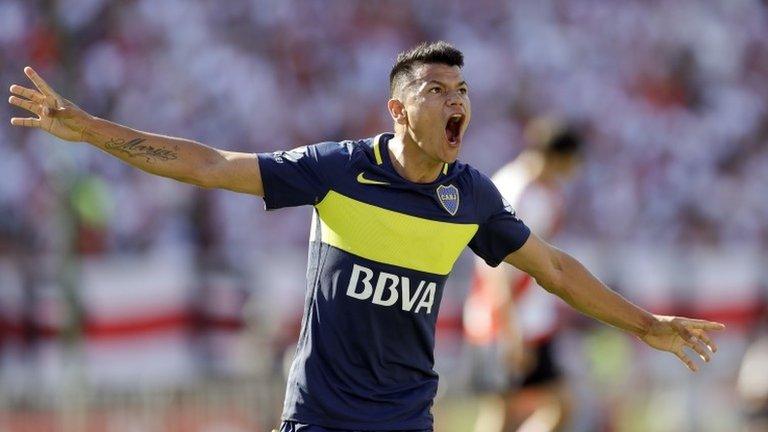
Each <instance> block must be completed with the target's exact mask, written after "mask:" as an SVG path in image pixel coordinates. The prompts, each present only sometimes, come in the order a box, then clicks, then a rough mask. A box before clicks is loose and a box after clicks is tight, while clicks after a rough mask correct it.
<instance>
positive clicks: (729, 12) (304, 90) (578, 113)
mask: <svg viewBox="0 0 768 432" xmlns="http://www.w3.org/2000/svg"><path fill="white" fill-rule="evenodd" d="M434 38H445V39H447V40H450V41H452V42H454V43H455V44H456V45H457V46H459V47H460V48H462V49H463V50H464V51H465V52H466V53H467V67H466V76H467V77H468V80H469V82H470V83H471V85H472V96H473V100H474V101H475V104H474V108H475V116H474V120H475V121H474V122H473V125H472V127H471V128H470V130H469V136H468V139H467V141H466V143H467V144H466V146H465V148H464V151H463V158H464V159H465V160H467V161H469V162H471V163H473V164H475V165H477V166H479V167H480V168H481V169H483V170H485V171H492V170H494V169H496V168H498V167H499V166H500V164H501V163H502V162H503V161H504V160H507V159H509V158H510V157H512V156H513V155H515V154H516V153H518V152H519V151H520V149H521V147H522V146H523V145H524V144H523V140H522V139H521V136H520V131H521V129H522V127H523V126H524V124H525V123H526V122H527V121H528V120H529V119H530V118H532V117H534V116H538V115H555V116H561V117H568V118H572V119H575V120H578V121H580V122H583V123H584V124H585V125H586V126H587V128H588V131H589V141H590V143H591V148H590V151H589V155H588V158H587V172H586V175H584V176H583V177H582V178H581V179H580V181H579V183H578V185H577V186H575V189H576V191H575V192H574V193H572V194H570V195H571V196H572V197H574V199H573V201H574V205H573V206H572V207H571V208H572V210H571V212H570V214H569V216H570V218H569V222H570V223H569V226H568V228H567V229H568V230H569V231H568V232H569V233H571V234H573V235H575V236H581V237H586V238H590V239H600V240H605V241H633V242H648V243H652V244H656V245H658V244H665V245H667V244H680V243H686V244H687V243H693V244H702V243H703V244H714V245H724V244H729V243H734V242H736V243H745V242H746V243H751V244H755V245H760V246H761V247H763V248H764V247H765V246H766V245H767V244H768V226H767V225H766V224H765V223H764V221H765V220H766V219H768V200H765V199H764V189H762V188H761V187H760V185H765V184H766V180H768V179H767V178H766V177H767V176H768V146H767V145H766V143H767V142H768V130H767V129H766V125H767V124H768V121H766V120H767V118H768V111H767V110H766V107H767V106H766V100H768V98H766V96H767V95H768V83H766V80H765V79H764V78H765V76H766V75H767V74H768V25H767V24H766V7H765V5H764V4H763V3H762V2H759V1H757V0H754V1H739V2H724V3H712V4H709V5H707V6H705V7H702V6H701V5H699V4H698V3H695V2H637V1H631V2H621V3H616V2H601V1H594V0H593V1H579V2H569V1H543V2H542V1H524V2H510V3H503V2H502V3H499V2H493V1H484V2H481V4H477V3H475V2H473V3H472V4H471V5H470V4H468V3H464V2H442V1H440V2H437V1H427V2H413V3H411V2H408V3H403V2H386V1H381V2H363V3H355V4H348V3H345V2H330V3H328V2H322V1H317V2H302V4H301V6H300V7H299V6H298V5H296V4H291V2H282V1H265V2H249V1H232V2H228V4H227V7H226V8H224V7H220V6H219V4H218V3H217V2H215V1H196V2H186V1H180V0H177V1H173V0H171V1H163V2H152V1H148V0H138V1H128V2H107V1H105V0H87V1H86V0H67V1H58V2H45V1H32V2H30V1H20V0H7V1H4V2H3V3H2V4H1V5H0V59H2V60H1V62H2V63H1V64H2V70H0V74H1V75H0V76H2V82H5V83H9V82H13V81H14V80H16V81H18V80H19V79H20V77H21V73H20V71H21V69H22V67H23V66H24V65H26V64H32V65H35V66H36V67H37V68H38V69H39V70H40V71H41V73H42V74H43V76H45V77H48V78H49V79H50V80H52V81H53V83H54V84H56V85H58V86H59V88H60V89H61V91H62V93H63V94H64V95H65V96H67V97H69V98H71V99H72V100H73V101H75V102H76V103H78V104H80V105H81V106H83V107H84V108H85V109H87V110H89V111H90V112H91V113H93V114H95V115H98V116H102V117H105V118H109V119H113V120H115V121H118V122H122V123H125V124H128V125H131V126H133V127H136V128H139V129H143V130H151V131H158V132H161V133H167V134H175V135H181V136H187V137H191V138H194V139H197V140H199V141H201V142H206V143H211V144H212V145H215V146H219V147H224V148H229V149H237V150H244V151H249V150H250V151H268V150H275V149H283V148H290V147H295V146H299V145H304V144H307V143H312V142H317V141H323V140H338V139H342V138H350V137H352V138H353V137H363V136H368V135H371V134H374V133H375V132H377V131H380V130H388V129H389V127H390V125H389V124H388V119H387V114H386V111H385V109H384V102H385V99H386V96H387V92H386V88H387V87H386V85H387V84H386V75H387V71H388V67H389V65H390V63H391V61H392V58H393V57H394V55H395V53H397V52H398V51H399V50H401V49H403V48H404V47H406V46H409V45H410V44H412V43H413V42H414V41H418V40H422V39H434ZM0 113H2V114H3V117H5V118H7V117H10V115H11V107H10V106H8V105H4V106H2V107H1V108H0ZM0 139H1V140H2V143H3V153H4V157H3V158H2V160H1V161H0V164H2V168H0V176H2V181H1V182H0V184H1V185H2V186H0V214H3V215H4V216H3V218H2V219H1V220H2V222H0V229H2V232H3V233H4V235H3V236H2V238H3V240H2V243H3V244H5V245H8V243H9V242H10V243H13V242H14V240H13V239H12V238H9V237H14V234H18V233H26V235H27V236H29V239H32V240H33V241H27V240H26V239H25V240H20V239H19V238H17V239H16V241H19V242H20V244H21V245H23V246H24V247H29V246H33V247H39V248H42V249H43V250H44V249H45V248H46V246H45V243H46V242H51V241H55V240H54V239H55V238H56V236H55V235H51V234H52V233H51V232H50V230H51V229H52V228H51V226H52V222H51V220H52V218H53V217H54V214H53V213H52V211H53V209H52V207H53V204H52V203H53V202H55V201H56V200H55V199H53V198H54V197H56V196H57V194H59V193H61V192H62V191H63V190H68V191H70V192H71V191H72V190H73V189H72V188H63V189H62V187H63V186H62V180H63V179H61V178H59V176H62V175H63V176H64V178H65V179H66V178H70V179H71V178H72V177H82V176H91V175H92V176H95V177H97V179H98V180H95V181H96V184H91V185H90V186H87V185H88V184H89V183H87V182H86V183H85V185H86V187H84V188H75V189H77V190H78V191H79V193H78V194H76V195H77V196H76V197H73V198H75V199H76V200H77V201H78V202H79V203H80V204H79V206H78V208H81V210H82V211H81V214H82V217H83V218H84V219H85V220H84V221H83V222H84V223H85V224H86V225H87V228H89V229H88V230H84V231H83V235H91V236H95V237H97V238H101V241H100V242H99V243H98V245H99V246H94V245H93V244H92V245H91V246H89V247H86V246H83V247H85V248H87V249H97V250H88V252H98V251H103V252H114V251H130V250H136V249H141V248H150V247H153V246H154V245H157V244H159V243H163V242H167V241H168V240H169V236H170V237H172V238H173V239H175V240H178V241H181V242H185V241H188V240H189V239H190V238H191V236H190V235H189V230H188V229H187V228H186V227H185V224H186V223H187V222H188V221H189V219H190V218H189V216H188V214H189V211H190V209H191V208H192V205H191V204H190V202H191V201H193V200H194V197H195V196H196V195H197V193H196V192H194V191H192V190H191V189H190V188H188V187H186V186H183V185H177V184H166V183H165V182H162V181H159V180H157V179H152V178H149V177H147V176H144V175H141V174H139V173H136V172H135V171H134V170H132V169H129V168H127V167H124V166H122V165H121V164H120V163H119V162H118V161H115V160H113V159H111V158H108V157H104V156H103V155H101V154H99V153H98V152H94V151H92V150H91V149H87V148H85V147H84V146H82V145H66V144H63V143H59V142H54V141H51V139H50V138H48V137H45V136H44V135H42V134H35V133H26V132H24V131H12V130H10V128H2V129H0ZM65 146H66V148H63V147H65ZM63 167H66V169H64V168H63ZM62 172H66V173H67V174H66V175H65V174H62ZM150 191H151V192H152V193H149V192H150ZM214 194H215V198H214V200H213V202H215V203H216V204H215V205H212V208H213V210H212V211H213V213H214V215H213V217H214V219H215V220H216V221H219V222H223V221H226V223H215V226H216V227H217V228H216V231H217V233H216V234H217V235H218V236H221V237H223V238H225V239H226V241H224V242H223V244H227V245H228V247H232V244H233V243H241V244H242V245H243V247H254V246H258V244H259V243H260V242H265V241H267V240H266V239H281V241H286V240H293V241H296V242H297V243H300V242H303V241H304V239H305V237H306V232H305V230H303V229H302V230H296V229H295V226H294V225H293V224H291V223H285V222H286V221H285V219H283V218H262V213H261V212H259V211H257V210H258V207H259V206H260V203H258V202H257V200H253V205H252V206H250V207H246V208H242V207H243V206H242V201H237V203H238V204H237V205H236V206H235V205H227V201H232V200H237V198H232V197H230V196H229V194H218V193H214ZM244 225H248V226H249V230H247V231H248V235H246V236H243V234H244V231H243V230H239V229H236V228H235V227H237V228H239V227H242V226H244Z"/></svg>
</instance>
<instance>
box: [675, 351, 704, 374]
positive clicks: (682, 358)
mask: <svg viewBox="0 0 768 432" xmlns="http://www.w3.org/2000/svg"><path fill="white" fill-rule="evenodd" d="M672 352H673V353H674V354H675V355H676V356H677V358H679V359H680V361H682V362H683V363H684V364H685V365H686V366H688V369H690V370H691V371H693V372H697V371H698V370H699V367H698V366H696V363H694V362H693V360H691V358H690V357H688V356H687V355H686V354H685V352H683V350H682V349H677V350H675V351H672Z"/></svg>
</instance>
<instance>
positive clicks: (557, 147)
mask: <svg viewBox="0 0 768 432" xmlns="http://www.w3.org/2000/svg"><path fill="white" fill-rule="evenodd" d="M581 129H582V128H581V127H580V125H578V124H577V123H575V122H563V121H558V120H555V119H552V118H547V117H541V118H537V119H535V120H533V121H532V122H531V123H530V124H528V125H527V127H526V128H525V135H526V138H527V140H528V142H529V144H530V145H531V147H532V148H533V149H534V150H536V151H540V152H542V153H544V154H545V155H548V156H572V155H580V154H581V153H582V152H583V150H584V139H583V136H582V135H583V134H582V131H581Z"/></svg>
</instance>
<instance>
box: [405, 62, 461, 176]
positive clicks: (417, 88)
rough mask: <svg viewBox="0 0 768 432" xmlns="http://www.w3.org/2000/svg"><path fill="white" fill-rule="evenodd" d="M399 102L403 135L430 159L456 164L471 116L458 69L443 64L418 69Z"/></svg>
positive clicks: (428, 65) (423, 66)
mask: <svg viewBox="0 0 768 432" xmlns="http://www.w3.org/2000/svg"><path fill="white" fill-rule="evenodd" d="M401 98H402V99H401V101H402V103H403V105H404V110H405V113H406V124H405V126H406V128H407V129H406V135H407V136H408V137H410V139H411V140H413V141H414V142H415V143H416V144H417V145H418V146H419V148H421V150H422V151H423V152H424V153H425V154H426V155H427V156H429V157H430V158H432V159H434V160H437V161H442V162H447V163H451V162H453V161H455V160H456V158H457V157H458V155H459V148H460V147H461V140H462V137H463V136H464V132H465V131H466V130H467V126H468V125H469V119H470V114H471V109H470V104H469V91H468V88H467V83H466V82H465V81H464V78H463V76H462V75H461V69H459V67H458V66H448V65H444V64H421V65H418V66H416V68H415V69H414V71H413V79H412V80H411V81H410V82H408V83H407V84H406V85H405V86H404V88H403V90H402V92H401Z"/></svg>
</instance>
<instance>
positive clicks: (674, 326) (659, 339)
mask: <svg viewBox="0 0 768 432" xmlns="http://www.w3.org/2000/svg"><path fill="white" fill-rule="evenodd" d="M654 317H655V318H656V320H655V322H654V324H653V325H652V326H651V328H650V329H649V330H648V332H647V333H646V334H644V335H641V336H639V337H640V340H642V341H643V342H645V343H646V344H648V345H650V346H651V347H653V348H656V349H658V350H662V351H669V352H671V353H672V354H674V355H676V356H677V357H678V358H679V359H680V361H682V362H683V363H685V365H686V366H688V369H690V370H692V371H694V372H696V371H697V370H698V369H699V367H698V366H697V365H696V363H694V362H693V360H691V358H690V357H688V355H687V354H686V353H685V351H684V348H685V347H688V348H690V349H691V350H693V351H695V352H696V353H697V354H698V355H699V357H701V359H702V360H704V361H705V362H708V361H709V360H710V359H711V358H712V354H713V353H715V352H716V351H717V346H716V345H715V343H714V342H712V339H710V338H709V335H707V330H722V329H724V328H725V325H723V324H721V323H717V322H712V321H705V320H700V319H691V318H683V317H674V316H664V315H654Z"/></svg>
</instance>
